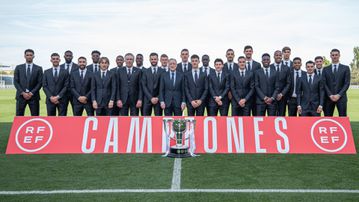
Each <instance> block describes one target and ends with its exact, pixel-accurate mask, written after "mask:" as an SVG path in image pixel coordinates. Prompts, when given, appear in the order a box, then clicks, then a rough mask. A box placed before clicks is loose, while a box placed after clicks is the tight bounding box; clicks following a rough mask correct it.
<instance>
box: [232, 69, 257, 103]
mask: <svg viewBox="0 0 359 202" xmlns="http://www.w3.org/2000/svg"><path fill="white" fill-rule="evenodd" d="M231 92H232V95H233V98H234V100H233V101H234V103H235V104H236V106H238V102H239V101H240V100H241V99H246V102H247V103H248V102H250V101H251V99H250V98H251V97H252V95H253V93H254V73H253V72H252V71H248V70H247V71H246V73H245V75H244V78H243V77H241V74H240V71H239V70H237V71H233V72H232V73H231Z"/></svg>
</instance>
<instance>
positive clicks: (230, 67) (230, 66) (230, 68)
mask: <svg viewBox="0 0 359 202" xmlns="http://www.w3.org/2000/svg"><path fill="white" fill-rule="evenodd" d="M229 70H231V71H232V70H233V69H232V63H231V64H229Z"/></svg>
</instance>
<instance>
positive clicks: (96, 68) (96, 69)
mask: <svg viewBox="0 0 359 202" xmlns="http://www.w3.org/2000/svg"><path fill="white" fill-rule="evenodd" d="M97 71H98V67H97V64H95V72H97Z"/></svg>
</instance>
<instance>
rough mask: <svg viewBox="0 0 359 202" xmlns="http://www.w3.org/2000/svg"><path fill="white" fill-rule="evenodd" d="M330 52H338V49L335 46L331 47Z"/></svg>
mask: <svg viewBox="0 0 359 202" xmlns="http://www.w3.org/2000/svg"><path fill="white" fill-rule="evenodd" d="M332 52H338V53H340V51H339V50H338V49H336V48H333V49H332V50H331V51H330V53H332Z"/></svg>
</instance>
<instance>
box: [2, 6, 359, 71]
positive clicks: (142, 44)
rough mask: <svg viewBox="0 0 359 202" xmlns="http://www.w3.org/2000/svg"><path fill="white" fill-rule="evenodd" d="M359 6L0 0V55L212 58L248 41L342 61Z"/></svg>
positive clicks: (357, 40) (358, 26)
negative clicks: (335, 55) (335, 53)
mask: <svg viewBox="0 0 359 202" xmlns="http://www.w3.org/2000/svg"><path fill="white" fill-rule="evenodd" d="M358 11H359V3H358V1H356V0H353V1H348V0H338V1H334V0H333V1H322V0H301V1H298V0H296V1H290V0H272V1H259V0H250V1H240V0H178V1H171V0H148V1H145V0H131V1H130V0H128V1H109V0H105V1H101V0H97V1H92V0H78V1H72V0H65V1H63V0H62V1H51V0H47V1H36V0H34V1H25V0H18V1H14V0H2V1H1V6H0V24H1V30H0V32H1V35H0V53H1V54H0V63H2V64H7V65H16V64H20V63H24V58H23V51H24V50H25V49H27V48H32V49H34V50H35V56H36V58H35V63H36V64H39V65H41V66H43V67H44V68H45V69H46V68H49V67H51V63H50V61H49V60H50V54H51V53H53V52H58V53H59V54H60V55H61V56H62V55H63V53H64V51H65V50H68V49H69V50H72V51H73V52H74V56H75V58H77V57H79V56H85V57H87V58H88V59H90V53H91V51H92V50H95V49H96V50H99V51H101V53H102V56H107V57H109V59H110V61H111V64H110V66H111V67H113V66H115V61H114V60H115V57H116V56H117V55H119V54H121V55H124V54H125V53H127V52H131V53H134V54H137V53H142V54H143V55H144V57H145V66H148V65H149V62H148V55H149V53H150V52H157V53H159V54H162V53H166V54H167V55H169V57H174V58H176V59H179V54H180V50H181V49H182V48H188V49H189V50H190V54H198V55H200V56H201V55H202V54H209V55H210V57H211V61H212V62H213V61H214V59H215V58H218V57H219V58H222V59H225V51H226V50H227V49H228V48H233V49H234V50H235V54H236V57H237V56H240V55H242V53H243V47H244V46H245V45H247V44H249V45H252V46H253V47H254V59H255V60H257V61H259V60H260V56H261V54H263V53H264V52H268V53H270V54H271V55H273V52H274V51H275V50H277V49H281V48H282V47H283V46H290V47H291V48H292V58H293V57H296V56H299V57H301V58H302V59H303V60H304V61H306V60H309V59H314V57H315V56H317V55H322V56H326V57H328V58H329V52H330V50H331V49H332V48H338V49H340V50H341V52H342V54H341V55H342V57H341V62H342V63H344V64H349V63H350V62H351V60H352V58H353V53H352V49H353V47H354V46H358V45H359V23H358V19H359V13H358ZM62 62H63V61H62ZM62 62H61V63H62ZM88 62H89V63H91V60H90V61H88ZM212 62H211V66H213V65H212Z"/></svg>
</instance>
